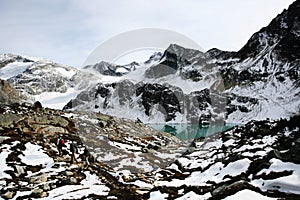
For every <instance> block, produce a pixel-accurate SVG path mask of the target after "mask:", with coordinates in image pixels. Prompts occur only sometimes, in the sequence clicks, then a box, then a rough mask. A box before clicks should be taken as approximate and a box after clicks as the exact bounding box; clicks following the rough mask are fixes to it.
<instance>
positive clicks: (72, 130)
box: [0, 0, 300, 199]
mask: <svg viewBox="0 0 300 200" xmlns="http://www.w3.org/2000/svg"><path fill="white" fill-rule="evenodd" d="M299 13H300V0H297V1H295V2H294V3H293V4H291V5H290V6H289V8H288V9H287V10H284V11H283V12H282V13H281V14H279V15H278V16H277V17H276V18H274V19H273V20H272V21H271V22H270V24H269V25H268V26H266V27H264V28H262V29H261V30H259V31H258V32H256V33H255V34H253V35H252V37H251V38H250V39H249V40H248V42H247V43H246V44H245V45H244V46H243V47H242V48H241V49H240V50H239V51H237V52H228V51H222V50H219V49H210V50H208V51H207V52H201V51H199V50H194V49H187V48H185V47H182V46H179V45H177V44H170V46H169V47H168V48H167V49H166V50H165V51H164V52H157V53H155V54H153V55H152V56H151V57H150V58H149V60H147V61H145V62H142V63H137V62H132V63H129V64H127V65H116V64H113V63H108V62H104V61H102V62H99V63H96V64H93V65H88V66H84V67H83V68H82V69H78V68H75V67H70V66H66V65H62V64H58V63H55V62H52V61H49V60H45V59H41V58H35V57H29V56H20V55H13V54H2V55H0V79H1V80H0V191H1V197H0V198H3V199H40V198H41V199H241V198H244V197H245V196H246V197H248V198H249V199H250V198H251V199H300V154H299V151H300V127H299V126H300V123H299V122H300V115H299V114H300V78H299V73H300V40H299V39H300V15H299ZM40 104H41V105H42V106H41V105H40ZM157 123H159V124H166V123H167V124H170V125H171V124H172V123H177V124H194V125H195V124H196V125H197V126H199V127H211V126H216V125H221V126H223V125H225V124H228V123H233V124H238V126H234V127H232V128H230V129H228V130H224V131H219V132H217V133H215V134H214V135H210V136H208V137H205V138H203V137H201V138H195V139H193V140H187V141H182V140H179V139H178V138H176V137H174V136H173V135H171V134H168V133H165V132H160V131H158V130H155V129H153V128H151V127H149V126H147V125H146V124H157ZM185 132H186V134H189V129H188V128H187V129H186V130H185ZM58 137H63V138H64V139H65V141H66V146H65V147H63V151H62V154H63V155H62V156H61V155H59V154H58V151H57V147H56V140H57V138H58ZM71 143H76V144H77V146H78V153H77V155H76V156H77V160H78V163H73V162H71V160H72V158H71V152H70V148H69V145H70V144H71ZM85 148H87V149H88V150H89V152H90V153H91V155H93V158H94V160H93V161H90V163H89V162H86V158H85V157H84V156H83V154H84V153H83V152H84V150H85Z"/></svg>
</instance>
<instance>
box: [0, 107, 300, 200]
mask: <svg viewBox="0 0 300 200" xmlns="http://www.w3.org/2000/svg"><path fill="white" fill-rule="evenodd" d="M0 113H1V114H0V135H1V136H0V190H1V194H2V195H1V197H2V198H4V199H24V198H43V199H177V198H178V199H186V198H188V197H189V198H192V199H223V198H228V199H231V198H238V197H239V196H241V195H249V196H252V197H253V198H254V197H255V198H266V199H268V198H283V199H285V198H288V199H299V198H300V186H299V185H300V184H299V180H300V156H299V150H300V134H299V130H300V129H299V126H300V125H299V119H300V117H298V116H296V117H292V118H291V119H290V120H280V121H276V122H270V121H261V122H250V123H248V124H246V125H244V126H241V127H234V128H232V129H231V130H228V131H226V132H222V133H218V134H215V135H214V136H212V137H210V138H206V139H204V140H203V139H201V140H196V141H194V142H193V143H192V144H193V145H191V146H190V147H188V148H187V146H188V145H189V143H188V142H182V141H179V140H177V139H176V138H174V137H172V136H170V135H168V134H166V133H160V132H158V131H155V130H153V129H151V128H149V127H147V126H145V125H143V124H141V123H140V122H132V121H129V120H124V119H118V118H116V117H110V116H107V115H102V114H99V113H89V114H88V113H70V112H62V111H57V110H52V109H46V108H40V107H37V106H36V107H34V106H32V105H27V104H23V105H20V104H17V103H16V104H12V105H2V106H1V109H0ZM59 135H61V136H62V137H63V138H64V139H65V141H66V146H65V147H64V148H63V155H62V156H59V154H58V151H57V147H56V140H57V138H58V137H59ZM71 142H75V143H77V145H78V149H79V152H78V154H76V157H77V160H78V163H76V162H74V163H71V153H70V148H69V145H70V143H71ZM84 148H88V149H89V150H90V152H91V154H92V155H93V156H94V158H95V159H96V161H95V162H92V161H90V163H87V162H85V158H84V156H83V151H84ZM232 195H233V196H232Z"/></svg>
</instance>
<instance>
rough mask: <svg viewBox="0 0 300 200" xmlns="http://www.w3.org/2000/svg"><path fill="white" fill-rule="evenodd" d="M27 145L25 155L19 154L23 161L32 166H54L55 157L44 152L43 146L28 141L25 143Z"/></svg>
mask: <svg viewBox="0 0 300 200" xmlns="http://www.w3.org/2000/svg"><path fill="white" fill-rule="evenodd" d="M25 147H26V149H25V150H24V151H23V154H24V155H19V158H20V159H21V162H23V163H24V164H26V165H31V166H37V165H43V166H46V167H47V168H50V167H52V165H53V163H54V161H53V159H52V158H50V157H49V156H48V155H47V154H45V153H44V151H43V150H42V147H41V146H39V145H35V144H32V143H29V142H28V143H26V144H25Z"/></svg>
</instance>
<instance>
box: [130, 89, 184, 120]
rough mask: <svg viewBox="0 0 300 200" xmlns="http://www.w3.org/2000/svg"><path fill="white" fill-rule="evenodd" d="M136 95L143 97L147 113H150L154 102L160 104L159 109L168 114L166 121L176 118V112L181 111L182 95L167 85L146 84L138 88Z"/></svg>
mask: <svg viewBox="0 0 300 200" xmlns="http://www.w3.org/2000/svg"><path fill="white" fill-rule="evenodd" d="M136 95H137V96H140V95H141V97H142V104H143V106H144V108H145V113H146V115H148V116H149V115H150V110H151V108H152V107H153V105H154V104H158V105H159V106H160V107H159V111H160V112H161V113H163V114H165V116H166V121H170V120H172V119H174V118H175V116H176V112H179V113H181V108H180V103H179V101H180V100H181V101H182V99H180V97H178V96H177V95H176V93H175V92H173V91H172V90H170V89H169V88H168V87H166V86H162V85H159V84H145V85H143V86H142V87H139V88H137V90H136ZM181 96H182V94H181Z"/></svg>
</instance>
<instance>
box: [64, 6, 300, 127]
mask: <svg viewBox="0 0 300 200" xmlns="http://www.w3.org/2000/svg"><path fill="white" fill-rule="evenodd" d="M299 4H300V3H299V2H298V1H296V2H295V3H293V4H292V5H291V6H290V7H289V9H288V10H284V11H283V12H282V13H281V14H280V15H278V16H277V17H276V18H275V19H274V20H272V22H271V23H270V24H269V25H268V26H267V27H264V28H262V29H261V30H260V31H258V32H257V33H255V34H254V35H253V36H252V37H251V38H250V39H249V41H248V42H247V44H246V45H245V46H244V47H243V48H241V50H239V51H237V52H226V51H221V50H218V49H211V50H209V51H207V52H205V53H203V52H200V51H198V50H193V49H186V48H184V47H180V46H178V45H176V44H172V45H170V46H169V47H168V48H167V49H166V50H165V52H164V53H163V55H162V56H161V58H160V59H158V60H156V62H145V63H144V64H142V65H141V66H139V67H138V68H136V70H135V71H132V72H126V74H125V75H123V76H122V78H119V79H118V80H116V79H114V78H111V79H110V81H108V82H100V83H98V84H97V85H95V86H94V87H91V88H89V89H88V90H86V91H83V92H82V93H81V94H79V95H78V96H77V97H76V98H75V99H74V100H72V101H71V102H69V103H68V105H67V106H66V107H65V108H66V109H67V108H69V109H70V108H73V109H83V110H94V111H100V112H104V113H109V114H112V115H117V116H122V117H126V118H136V117H138V118H140V119H141V120H142V121H144V122H162V121H171V122H189V123H200V124H201V123H206V122H208V121H211V122H215V121H224V120H225V121H227V122H233V123H245V122H248V121H250V120H260V119H266V118H271V119H279V118H285V117H290V116H293V115H295V114H297V113H299V111H300V98H299V92H300V87H299V72H300V63H299V62H300V61H299V58H300V56H299V52H300V45H299V35H300V22H299V13H300V9H299Z"/></svg>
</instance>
